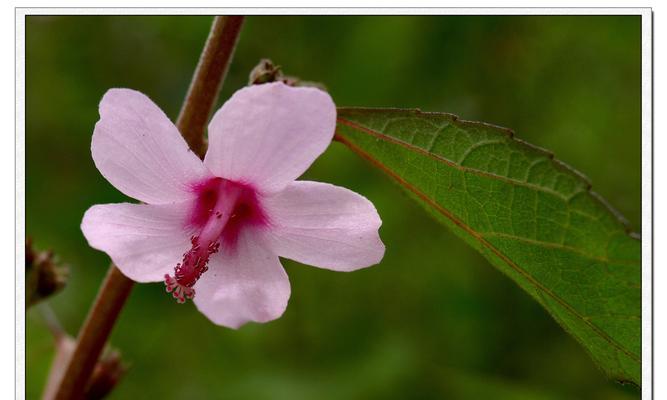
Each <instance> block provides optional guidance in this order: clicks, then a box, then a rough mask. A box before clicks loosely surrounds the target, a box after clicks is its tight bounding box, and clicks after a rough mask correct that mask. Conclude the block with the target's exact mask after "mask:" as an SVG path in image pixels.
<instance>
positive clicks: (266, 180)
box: [204, 82, 336, 192]
mask: <svg viewBox="0 0 667 400" xmlns="http://www.w3.org/2000/svg"><path fill="white" fill-rule="evenodd" d="M335 128H336V106H335V105H334V103H333V101H332V100H331V97H330V96H329V94H327V93H326V92H324V91H322V90H319V89H315V88H306V87H298V88H297V87H290V86H287V85H285V84H283V83H277V82H276V83H267V84H263V85H253V86H249V87H246V88H243V89H241V90H239V91H237V92H236V93H234V95H233V96H232V97H231V98H230V99H229V100H228V101H227V102H226V103H225V104H224V105H223V106H222V108H221V109H220V110H219V111H218V112H217V113H216V114H215V116H214V117H213V119H212V120H211V123H210V124H209V127H208V138H209V149H208V153H206V158H205V159H204V163H205V164H206V166H207V167H208V168H209V169H210V170H211V171H212V172H213V173H214V174H215V175H216V176H219V177H222V178H226V179H230V180H233V181H237V182H245V183H249V184H252V185H253V186H255V187H256V188H257V189H258V190H259V191H261V192H276V191H278V190H281V189H282V188H284V187H285V186H286V185H287V184H289V183H290V182H292V181H294V180H295V179H296V178H298V177H299V176H300V175H301V174H303V173H304V172H305V171H306V169H308V167H309V166H310V165H311V164H312V163H313V161H315V159H316V158H317V157H318V156H319V155H320V154H322V153H323V152H324V150H325V149H326V148H327V146H329V143H330V142H331V139H332V138H333V134H334V130H335Z"/></svg>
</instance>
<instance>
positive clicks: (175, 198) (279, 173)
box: [81, 83, 384, 328]
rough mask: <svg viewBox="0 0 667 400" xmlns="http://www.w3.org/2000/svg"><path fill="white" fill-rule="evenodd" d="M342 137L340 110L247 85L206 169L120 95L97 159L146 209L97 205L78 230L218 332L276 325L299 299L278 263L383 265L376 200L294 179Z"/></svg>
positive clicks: (151, 113) (306, 93) (141, 103)
mask: <svg viewBox="0 0 667 400" xmlns="http://www.w3.org/2000/svg"><path fill="white" fill-rule="evenodd" d="M335 125H336V108H335V105H334V103H333V101H332V100H331V97H329V95H328V94H327V93H325V92H323V91H321V90H318V89H314V88H294V87H289V86H287V85H284V84H282V83H270V84H264V85H258V86H251V87H246V88H243V89H241V90H239V91H238V92H236V93H235V94H234V95H233V96H232V98H231V99H229V101H227V102H226V103H225V104H224V105H223V106H222V108H221V109H220V110H219V111H218V112H217V113H216V114H215V116H214V117H213V119H212V120H211V122H210V124H209V127H208V132H209V148H208V152H207V153H206V157H205V158H204V161H203V162H202V161H201V160H200V159H199V158H198V157H197V156H196V155H195V154H194V153H192V152H191V151H190V150H189V149H188V146H187V144H186V143H185V141H184V140H183V138H182V137H181V135H180V134H179V132H178V130H177V129H176V127H175V126H174V125H173V124H172V123H171V121H169V119H168V118H167V116H166V115H165V114H164V113H163V112H162V111H161V110H160V109H159V108H158V107H157V106H156V105H155V104H154V103H153V102H152V101H151V100H150V99H149V98H148V97H146V96H145V95H143V94H141V93H139V92H136V91H134V90H129V89H111V90H109V91H108V92H107V93H106V94H105V95H104V98H102V102H101V103H100V120H99V121H98V122H97V124H96V125H95V131H94V133H93V139H92V145H91V150H92V155H93V160H94V161H95V165H96V166H97V168H98V169H99V170H100V172H101V173H102V175H103V176H104V177H105V178H106V179H107V180H108V181H109V182H110V183H111V184H112V185H114V186H115V187H116V188H117V189H118V190H120V191H121V192H123V193H125V194H126V195H128V196H130V197H133V198H135V199H137V200H139V201H142V202H144V203H145V204H129V203H121V204H104V205H95V206H93V207H91V208H90V209H89V210H88V211H86V214H85V215H84V217H83V222H82V224H81V230H82V231H83V234H84V236H85V237H86V239H87V240H88V243H89V244H90V246H91V247H93V248H96V249H98V250H102V251H104V252H106V253H107V254H108V255H109V256H110V257H111V259H112V260H113V262H114V263H115V264H116V265H117V266H118V268H119V269H120V270H121V271H122V272H123V274H125V275H126V276H127V277H129V278H130V279H133V280H135V281H137V282H158V281H164V282H165V284H166V289H167V291H168V292H171V293H172V294H173V296H174V297H175V298H176V299H177V300H178V301H179V302H181V303H182V302H184V301H185V299H186V298H192V299H193V301H194V303H195V305H196V306H197V308H198V309H199V311H201V312H202V313H203V314H204V315H206V316H207V317H208V318H209V319H210V320H211V321H213V322H214V323H216V324H219V325H224V326H228V327H231V328H238V327H240V326H241V325H243V324H245V323H246V322H249V321H256V322H267V321H270V320H273V319H276V318H278V317H280V316H281V315H282V314H283V312H284V311H285V308H286V307H287V301H288V299H289V296H290V284H289V280H288V278H287V274H286V273H285V271H284V269H283V267H282V265H281V264H280V260H279V259H278V256H281V257H286V258H290V259H292V260H296V261H298V262H301V263H305V264H310V265H315V266H319V267H321V268H326V269H331V270H334V271H353V270H355V269H359V268H364V267H367V266H370V265H373V264H376V263H378V262H379V261H380V260H381V259H382V256H383V255H384V245H383V244H382V241H381V240H380V236H379V234H378V229H379V227H380V225H381V223H382V221H381V220H380V217H379V216H378V214H377V211H376V210H375V207H374V206H373V204H372V203H371V202H370V201H368V200H367V199H366V198H364V197H362V196H360V195H358V194H356V193H354V192H352V191H350V190H348V189H344V188H341V187H338V186H334V185H330V184H327V183H319V182H309V181H296V180H295V179H296V178H298V177H299V176H300V175H301V174H302V173H303V172H304V171H306V169H307V168H308V167H309V166H310V165H311V164H312V163H313V161H315V159H316V158H317V157H318V156H319V155H320V154H322V153H323V152H324V150H325V149H326V148H327V146H329V143H330V142H331V139H332V137H333V134H334V129H335Z"/></svg>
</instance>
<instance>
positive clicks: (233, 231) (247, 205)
mask: <svg viewBox="0 0 667 400" xmlns="http://www.w3.org/2000/svg"><path fill="white" fill-rule="evenodd" d="M193 190H194V191H195V193H196V194H197V199H196V201H195V205H194V208H193V210H192V212H191V215H190V218H189V221H187V225H188V227H189V228H194V230H195V231H197V232H198V234H195V235H193V236H192V237H191V238H190V244H191V247H190V249H189V250H187V251H186V252H185V253H184V254H183V260H182V261H181V262H180V263H178V264H176V266H175V267H174V274H173V276H172V275H169V274H166V275H165V277H164V279H165V285H166V289H167V292H170V293H172V295H173V296H174V298H176V300H177V301H178V302H179V303H184V302H185V299H192V298H194V296H195V289H194V288H193V286H194V284H195V283H196V282H197V281H198V280H199V278H200V277H201V276H202V275H203V274H204V273H205V272H206V271H208V262H209V259H210V257H211V256H212V255H213V254H215V253H217V252H218V251H226V252H233V251H235V249H236V244H237V242H238V238H239V235H240V233H241V231H242V230H243V229H246V228H248V227H265V226H267V225H268V218H267V216H266V214H265V213H264V211H263V210H262V208H261V205H260V202H259V199H258V195H257V192H256V191H255V189H254V188H253V187H252V186H250V185H246V184H243V183H239V182H233V181H230V180H226V179H223V178H211V179H208V180H206V181H204V182H201V183H199V184H197V185H195V186H194V187H193Z"/></svg>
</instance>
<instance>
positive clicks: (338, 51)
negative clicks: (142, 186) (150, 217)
mask: <svg viewBox="0 0 667 400" xmlns="http://www.w3.org/2000/svg"><path fill="white" fill-rule="evenodd" d="M210 21H211V17H208V16H160V17H146V16H141V17H139V16H106V17H97V16H85V17H83V16H77V17H68V16H60V17H48V16H32V17H28V18H27V23H26V103H25V105H26V231H27V233H28V235H29V236H32V237H33V238H34V242H35V244H36V245H37V246H38V247H40V248H53V249H54V250H55V251H56V252H57V253H58V254H59V255H60V257H61V258H62V259H63V260H65V261H67V262H68V263H69V264H70V265H71V278H70V282H69V283H68V287H67V289H66V290H65V291H64V292H63V293H61V294H59V295H57V296H56V297H55V298H53V300H52V301H51V304H52V305H53V307H54V308H55V310H56V312H57V314H58V315H59V317H60V318H61V321H62V323H63V325H64V326H65V328H66V329H67V330H68V331H69V332H70V333H72V334H74V333H75V332H76V331H77V329H78V328H79V326H80V324H81V323H82V321H83V319H84V317H85V314H86V312H87V309H88V307H89V305H90V303H91V301H92V300H93V298H94V296H95V293H96V291H97V288H98V286H99V283H100V282H101V280H102V277H103V276H104V274H105V271H106V269H107V266H108V264H109V260H108V258H107V256H106V255H105V254H103V253H101V252H98V251H95V250H93V249H91V248H89V247H87V245H86V242H85V239H84V238H83V236H82V234H81V232H80V230H79V224H80V221H81V217H82V216H83V213H84V211H85V210H86V209H87V208H88V207H90V206H91V205H93V204H96V203H111V202H122V201H127V200H128V199H127V198H125V197H124V196H123V195H122V194H120V193H119V192H118V191H116V190H115V189H114V188H113V187H112V186H111V185H110V184H108V183H107V182H106V181H105V180H104V178H102V176H101V175H100V174H99V172H98V171H97V170H96V169H95V167H94V165H93V162H92V159H91V157H90V150H89V146H90V137H91V133H92V130H93V126H94V124H95V122H96V121H97V119H98V114H97V104H98V102H99V100H100V99H101V97H102V94H103V93H104V92H105V91H106V90H107V89H108V88H111V87H130V88H134V89H137V90H140V91H142V92H144V93H146V94H147V95H149V96H150V97H151V98H152V99H153V100H154V101H155V102H156V103H157V104H158V105H159V106H160V107H162V109H163V110H165V112H166V113H167V114H168V115H169V116H170V117H171V118H172V119H174V118H175V117H176V115H177V113H178V110H179V108H180V104H181V102H182V100H183V97H184V95H185V92H186V90H187V87H188V84H189V80H190V77H191V76H192V72H193V70H194V68H195V66H196V63H197V59H198V55H199V52H200V50H201V48H202V46H203V42H204V40H205V38H206V34H207V32H208V29H209V26H210ZM640 28H641V21H640V17H638V16H570V17H564V16H563V17H561V16H437V17H436V16H428V17H418V16H410V17H405V16H396V17H356V16H351V17H313V16H307V17H270V16H254V17H249V18H248V19H247V21H246V25H245V27H244V29H243V32H242V35H241V39H240V42H239V46H238V48H237V52H236V57H235V59H234V61H233V64H232V66H231V68H230V71H229V75H228V78H227V80H226V82H225V84H224V88H223V91H222V94H221V97H220V102H222V101H224V99H226V98H228V97H229V96H230V94H231V93H233V91H235V90H237V89H238V88H240V87H241V86H243V85H244V84H245V83H246V81H247V76H248V73H249V72H250V70H251V69H252V67H253V66H254V65H255V64H256V63H257V62H258V61H259V60H260V58H263V57H268V58H271V59H272V60H273V61H275V62H276V63H278V64H280V65H282V66H283V68H284V70H285V72H286V73H287V74H290V75H296V76H299V77H301V78H303V79H306V80H313V81H319V82H322V83H324V84H325V85H326V86H327V88H328V90H329V91H330V93H331V94H332V96H333V98H334V100H335V101H336V103H337V104H338V105H348V106H353V105H354V106H385V107H388V106H391V107H419V108H422V109H424V110H429V111H446V112H451V113H455V114H458V115H459V116H461V117H462V118H465V119H472V120H481V121H485V122H489V123H494V124H498V125H502V126H506V127H510V128H512V129H514V130H515V131H516V134H517V136H518V137H519V138H522V139H525V140H527V141H529V142H531V143H533V144H535V145H539V146H542V147H545V148H548V149H550V150H553V151H554V152H555V153H556V154H557V156H558V157H559V158H560V159H562V160H563V161H565V162H567V163H569V164H570V165H572V166H573V167H575V168H576V169H578V170H580V171H582V172H584V173H585V174H586V175H588V176H589V177H590V178H591V180H592V181H593V186H594V189H595V190H596V191H597V192H599V193H600V194H601V195H602V196H604V197H605V198H606V199H607V200H609V201H610V203H611V204H612V205H614V206H615V207H616V208H617V209H619V210H620V211H621V212H622V213H623V214H624V215H625V216H626V217H627V218H628V219H629V221H630V223H631V225H632V226H633V228H634V229H635V230H639V228H640V217H641V201H640V186H641V179H640V161H641V152H640V151H641V120H640V80H641V71H640V69H641V68H640V67H641V60H640V56H641V51H640V50H641V48H640ZM304 178H305V179H312V180H319V181H326V182H332V183H335V184H339V185H343V186H346V187H349V188H351V189H353V190H355V191H357V192H359V193H362V194H363V195H365V196H367V197H368V198H369V199H371V200H372V201H373V202H374V203H375V204H376V206H377V208H378V210H379V212H380V215H381V216H382V217H383V221H384V224H383V227H382V229H381V235H382V237H383V240H384V242H385V244H386V245H387V252H386V256H385V259H384V261H383V262H382V263H381V264H380V265H379V266H375V267H372V268H369V269H366V270H361V271H358V272H354V273H349V274H344V273H335V272H330V271H326V270H321V269H316V268H311V267H307V266H302V265H299V264H297V263H294V262H290V261H284V264H285V266H286V268H287V271H288V274H289V276H290V280H291V283H292V298H291V300H290V304H289V307H288V309H287V312H286V313H285V315H284V316H283V317H282V318H281V319H279V320H277V321H274V322H271V323H269V324H265V325H255V324H251V325H249V326H246V327H244V328H242V329H240V330H239V331H233V330H229V329H225V328H220V327H217V326H214V325H213V324H211V323H210V322H209V321H208V320H207V319H206V318H205V317H204V316H202V315H201V314H199V313H198V312H196V310H195V308H194V306H193V305H192V304H187V305H183V306H181V305H177V304H176V303H175V302H174V301H173V299H171V298H170V296H168V295H166V294H165V293H164V287H163V285H161V284H150V285H137V286H136V287H135V289H134V292H133V294H132V296H131V297H130V300H129V302H128V304H127V306H126V308H125V309H124V311H123V313H122V315H121V318H120V320H119V321H118V323H117V325H116V328H115V330H114V333H113V335H112V341H113V344H114V346H116V347H117V348H119V349H121V351H122V352H123V354H124V357H125V359H126V360H128V361H129V362H130V363H131V370H130V371H129V373H128V374H127V376H126V377H125V378H124V380H123V381H122V382H121V383H120V385H119V386H118V388H117V390H116V391H115V392H114V393H113V395H112V396H111V398H114V399H139V398H146V397H149V396H150V397H155V396H160V397H161V398H164V399H183V398H187V399H205V398H212V399H218V398H219V399H226V398H231V399H262V398H269V399H312V398H318V399H348V398H349V399H355V398H359V399H361V398H363V399H373V398H377V399H380V398H381V399H387V398H396V399H405V398H423V399H429V398H448V399H482V398H493V399H573V398H581V399H632V398H638V397H639V391H638V390H637V389H636V388H633V387H627V386H625V387H624V386H621V385H618V384H615V383H613V382H609V381H608V380H607V379H606V378H605V376H604V375H603V373H602V372H601V371H599V370H598V369H597V368H596V367H595V366H594V364H593V362H592V360H591V359H590V358H589V356H588V355H587V354H586V353H585V351H584V350H583V348H582V347H580V346H579V345H577V344H576V342H575V341H574V340H573V339H572V338H570V337H569V336H568V335H567V334H566V333H565V332H564V331H563V330H562V329H561V328H560V327H559V326H558V325H557V324H556V323H555V322H554V321H553V320H552V319H551V318H550V317H549V316H548V314H547V313H546V312H545V311H544V310H543V309H542V308H541V307H540V306H539V305H538V304H537V303H535V302H534V301H533V300H532V299H530V298H529V296H528V295H527V294H525V293H524V292H523V291H522V290H521V289H520V288H518V287H517V286H516V285H515V284H513V283H512V282H511V281H510V280H509V279H507V278H506V277H505V276H503V275H502V274H501V273H500V272H498V271H497V270H496V269H495V268H493V267H491V266H490V265H488V263H487V262H486V261H485V260H484V259H483V258H482V257H481V256H479V255H478V254H476V253H475V252H474V251H473V250H471V249H470V248H468V247H467V246H465V245H464V244H463V242H462V241H461V240H459V239H458V238H456V237H454V236H453V235H452V234H451V233H450V232H448V231H446V230H444V229H443V228H442V226H441V225H439V224H437V223H436V222H435V221H433V220H431V219H430V217H428V216H427V214H426V213H425V212H424V211H423V210H422V209H421V208H420V207H419V206H417V205H416V204H414V203H413V201H412V200H410V199H408V198H407V196H406V195H405V194H404V193H403V192H402V191H401V190H400V189H399V188H398V187H397V186H396V185H394V184H393V183H392V182H391V181H390V180H389V179H387V177H385V176H383V175H382V174H381V173H380V172H379V171H376V170H374V169H373V168H372V167H371V166H370V165H369V164H367V163H366V162H364V161H363V160H361V159H359V158H357V156H355V155H354V154H352V153H351V152H350V151H348V150H347V149H346V148H344V147H343V146H342V145H340V144H338V143H334V144H333V145H332V146H331V147H330V148H329V150H328V151H327V152H326V153H325V155H323V156H322V157H321V158H320V159H319V160H318V161H317V162H316V163H315V164H314V166H313V167H312V168H311V169H310V170H309V171H308V172H307V173H306V175H305V176H304ZM26 336H27V337H26V362H27V397H28V398H31V399H32V398H38V397H39V395H40V393H41V390H42V385H43V383H44V381H45V379H46V375H47V373H48V368H49V363H50V361H51V358H52V356H53V346H52V344H53V340H52V338H51V337H50V336H49V332H48V330H47V329H46V327H45V326H44V324H43V323H42V322H41V320H40V317H39V314H38V313H36V312H35V311H33V310H31V311H29V312H28V318H27V333H26Z"/></svg>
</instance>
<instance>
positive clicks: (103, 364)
mask: <svg viewBox="0 0 667 400" xmlns="http://www.w3.org/2000/svg"><path fill="white" fill-rule="evenodd" d="M75 348H76V340H75V339H74V338H73V337H71V336H69V335H67V334H62V335H59V336H57V337H56V355H55V358H54V359H53V363H52V365H51V375H49V379H48V381H47V383H46V387H45V389H44V394H43V396H42V398H43V399H53V398H54V397H55V394H56V390H57V389H58V383H59V382H60V380H61V379H62V374H63V373H64V372H65V366H66V365H67V362H68V361H69V359H70V357H72V354H73V353H74V349H75ZM125 372H127V366H126V365H125V364H124V363H123V362H122V359H121V355H120V353H119V352H118V350H115V349H113V348H111V347H107V348H106V349H105V351H104V353H103V354H102V356H101V357H100V359H99V360H97V363H96V364H95V368H94V369H93V374H92V375H91V376H90V380H89V381H88V387H87V388H86V391H85V393H84V396H83V399H85V400H99V399H103V398H104V397H105V396H106V395H108V394H109V393H110V392H111V391H112V390H113V388H114V387H115V386H116V385H117V384H118V382H120V380H121V378H122V377H123V375H125Z"/></svg>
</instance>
